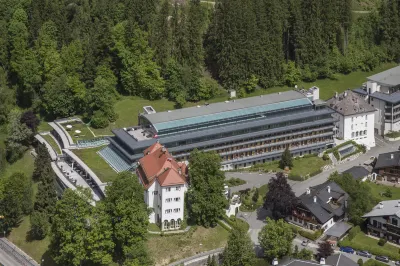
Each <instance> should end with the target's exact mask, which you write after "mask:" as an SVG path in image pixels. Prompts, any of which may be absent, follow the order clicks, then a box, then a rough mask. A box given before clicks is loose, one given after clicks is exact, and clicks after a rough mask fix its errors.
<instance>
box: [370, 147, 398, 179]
mask: <svg viewBox="0 0 400 266" xmlns="http://www.w3.org/2000/svg"><path fill="white" fill-rule="evenodd" d="M374 170H375V171H376V172H377V174H378V178H377V179H378V180H383V181H390V182H396V183H398V182H399V181H400V180H399V178H400V151H396V152H388V153H381V154H379V156H378V159H377V160H376V164H375V166H374Z"/></svg>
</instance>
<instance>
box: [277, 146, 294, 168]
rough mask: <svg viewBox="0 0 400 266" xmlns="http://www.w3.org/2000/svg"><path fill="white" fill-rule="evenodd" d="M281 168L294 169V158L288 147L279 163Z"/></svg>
mask: <svg viewBox="0 0 400 266" xmlns="http://www.w3.org/2000/svg"><path fill="white" fill-rule="evenodd" d="M279 167H280V168H281V169H285V167H289V168H292V167H293V158H292V154H291V153H290V150H289V147H286V149H285V151H284V152H283V153H282V156H281V160H280V161H279Z"/></svg>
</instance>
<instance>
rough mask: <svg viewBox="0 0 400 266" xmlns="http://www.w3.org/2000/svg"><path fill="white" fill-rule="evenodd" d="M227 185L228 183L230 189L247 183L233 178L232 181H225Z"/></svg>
mask: <svg viewBox="0 0 400 266" xmlns="http://www.w3.org/2000/svg"><path fill="white" fill-rule="evenodd" d="M225 183H226V185H228V186H230V187H236V186H239V185H243V184H246V181H244V180H243V179H240V178H236V177H232V178H231V179H229V180H227V181H225Z"/></svg>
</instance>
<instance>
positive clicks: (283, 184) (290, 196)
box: [264, 173, 296, 219]
mask: <svg viewBox="0 0 400 266" xmlns="http://www.w3.org/2000/svg"><path fill="white" fill-rule="evenodd" d="M268 188H269V190H268V192H267V195H266V197H265V202H264V207H265V208H269V209H270V210H271V211H272V215H273V216H274V218H275V219H281V218H286V217H287V215H289V214H290V213H291V211H292V208H293V206H294V205H295V204H296V196H295V195H294V193H293V191H292V188H291V187H290V185H289V184H288V182H287V179H286V177H285V176H284V175H283V173H277V174H276V177H275V178H272V179H271V180H270V181H269V183H268Z"/></svg>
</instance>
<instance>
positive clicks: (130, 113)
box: [92, 63, 395, 135]
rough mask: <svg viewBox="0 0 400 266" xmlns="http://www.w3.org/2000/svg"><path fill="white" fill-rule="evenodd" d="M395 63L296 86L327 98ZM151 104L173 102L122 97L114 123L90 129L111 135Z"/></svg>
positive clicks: (160, 107) (169, 106)
mask: <svg viewBox="0 0 400 266" xmlns="http://www.w3.org/2000/svg"><path fill="white" fill-rule="evenodd" d="M394 66H395V64H393V63H388V64H383V65H381V66H380V67H378V68H376V69H375V70H374V71H371V72H361V71H356V72H353V73H350V74H349V75H342V74H338V79H337V80H330V79H324V80H317V81H315V82H299V83H298V87H299V88H301V87H304V88H310V87H312V86H317V87H319V88H320V98H322V99H325V100H326V99H329V98H330V97H332V96H333V95H334V94H335V92H336V91H337V92H342V91H344V90H346V89H348V88H350V89H353V88H357V87H360V86H361V85H362V84H363V83H364V82H366V77H368V76H370V75H373V74H375V73H379V72H381V71H383V70H386V69H388V68H391V67H394ZM291 89H293V88H291V87H287V86H283V87H273V88H269V89H266V90H264V89H259V90H256V91H255V92H253V93H251V94H249V95H247V97H251V96H257V95H262V94H269V93H276V92H281V91H288V90H291ZM227 99H228V94H227V93H223V92H221V93H219V95H218V96H217V97H216V98H213V99H210V100H208V101H207V102H209V103H214V102H221V101H225V100H227ZM204 102H205V101H201V102H197V103H193V102H192V103H186V105H185V107H189V106H194V105H198V104H199V105H201V104H204ZM146 105H151V106H153V108H154V109H155V110H156V111H157V112H161V111H167V110H173V109H175V108H174V103H173V102H170V101H168V100H166V99H161V100H156V101H149V100H145V99H142V98H139V97H122V98H121V100H120V101H118V102H117V103H116V104H115V111H116V112H117V113H118V116H119V117H118V119H117V121H116V122H115V123H112V124H111V125H110V126H108V127H107V128H104V129H92V130H93V132H94V133H95V134H96V135H111V134H112V133H111V129H114V128H121V127H128V126H134V125H137V123H138V120H137V119H138V114H139V112H143V106H146Z"/></svg>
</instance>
